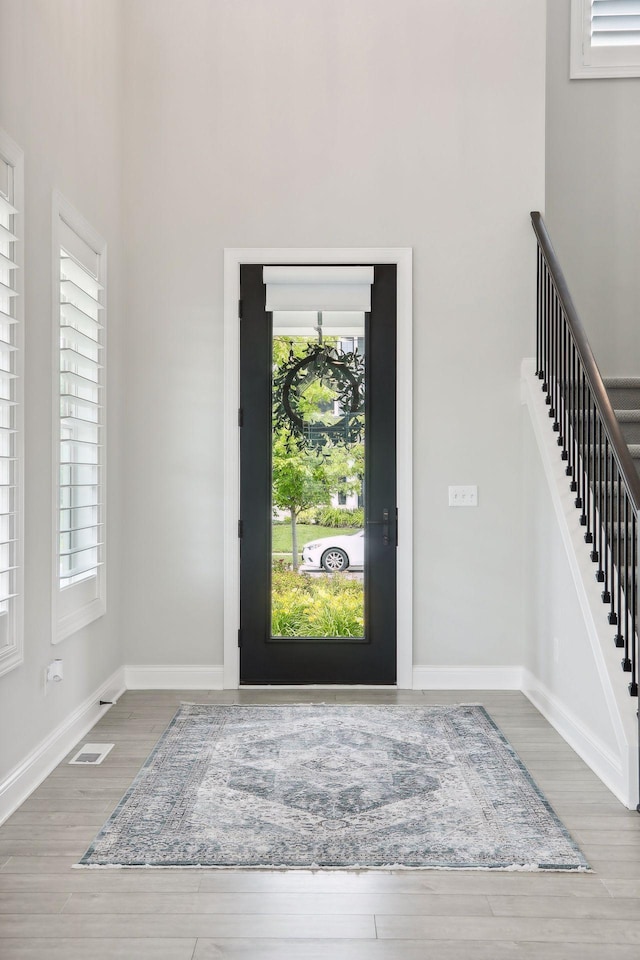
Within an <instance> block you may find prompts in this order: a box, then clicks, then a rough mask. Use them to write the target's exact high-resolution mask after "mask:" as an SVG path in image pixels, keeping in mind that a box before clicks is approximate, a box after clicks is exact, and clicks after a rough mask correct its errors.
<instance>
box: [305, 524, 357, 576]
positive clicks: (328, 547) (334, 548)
mask: <svg viewBox="0 0 640 960" xmlns="http://www.w3.org/2000/svg"><path fill="white" fill-rule="evenodd" d="M302 563H303V565H304V566H305V567H306V568H307V570H326V571H327V572H328V573H338V572H339V571H341V570H346V569H347V568H349V567H352V568H353V567H359V568H362V566H363V564H364V530H360V531H358V533H354V534H351V535H350V536H347V537H323V539H322V540H313V541H312V542H311V543H305V545H304V547H303V548H302Z"/></svg>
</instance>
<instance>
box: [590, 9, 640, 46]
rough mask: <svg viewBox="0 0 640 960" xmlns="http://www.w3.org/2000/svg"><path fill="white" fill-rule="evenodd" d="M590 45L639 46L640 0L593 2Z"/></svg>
mask: <svg viewBox="0 0 640 960" xmlns="http://www.w3.org/2000/svg"><path fill="white" fill-rule="evenodd" d="M591 44H592V46H594V47H630V46H637V45H640V0H593V3H592V5H591Z"/></svg>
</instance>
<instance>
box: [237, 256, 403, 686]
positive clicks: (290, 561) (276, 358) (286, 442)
mask: <svg viewBox="0 0 640 960" xmlns="http://www.w3.org/2000/svg"><path fill="white" fill-rule="evenodd" d="M274 269H275V268H268V269H267V271H266V272H265V270H264V267H263V266H262V265H257V264H250V265H242V266H241V268H240V286H241V310H240V314H241V321H240V329H241V333H240V406H241V410H240V420H239V422H240V425H241V426H240V430H241V441H240V452H241V471H240V475H241V486H240V506H241V518H240V524H239V531H238V533H239V536H241V550H240V553H241V562H240V566H241V570H240V633H239V640H238V642H239V645H240V682H241V683H244V684H249V683H250V684H277V683H290V684H299V683H322V684H331V683H336V684H393V683H395V682H396V545H397V510H396V267H395V265H392V264H376V265H373V266H372V267H361V268H357V270H360V271H364V272H365V273H366V271H368V275H369V276H370V277H371V280H372V282H371V281H368V282H367V283H365V285H364V287H362V286H360V287H358V290H356V287H355V286H351V287H350V288H349V289H347V287H346V286H342V287H341V286H340V284H341V283H342V282H343V277H345V276H347V279H349V278H350V276H351V275H350V274H344V273H343V272H341V271H344V270H345V269H346V270H349V269H352V270H354V271H355V270H356V268H343V267H334V268H326V267H314V266H313V265H310V266H309V267H308V268H297V267H296V268H288V269H290V270H292V271H293V274H294V281H295V282H294V283H293V286H291V287H287V285H286V283H285V285H284V287H283V286H282V285H281V284H280V283H279V282H278V283H276V284H275V285H274V286H272V287H269V292H268V289H267V287H268V283H269V276H270V274H269V270H272V271H273V270H274ZM278 269H280V268H278ZM286 269H287V268H285V272H286ZM299 269H306V270H307V274H306V275H305V274H303V273H301V274H299V275H298V274H296V273H295V271H296V270H299ZM323 271H325V272H323ZM327 271H329V273H330V272H331V271H333V273H332V274H331V276H330V277H329V280H327V281H326V283H325V278H326V276H327V275H328V274H327ZM298 276H300V278H301V284H300V285H296V283H297V279H298ZM265 278H266V280H267V283H265ZM281 279H282V277H280V276H278V277H276V280H277V281H279V280H281ZM336 279H337V285H335V283H334V284H333V286H332V283H331V282H329V281H336ZM285 280H288V282H289V283H291V278H290V277H289V278H287V277H285ZM318 280H319V281H320V283H317V281H318ZM309 281H311V283H309ZM305 284H306V285H305ZM323 284H324V285H323ZM285 287H286V289H285ZM365 288H366V290H365V293H366V295H367V296H368V297H369V299H368V300H366V302H365V301H361V300H360V299H359V298H360V294H361V293H362V291H363V289H365ZM283 290H284V294H285V295H284V296H283V297H281V293H282V291H283ZM274 291H275V292H274ZM314 291H316V292H315V293H314ZM358 291H360V292H358ZM316 293H317V302H315V300H314V299H313V298H314V297H315V296H316ZM303 294H304V296H303ZM352 294H355V296H352ZM305 297H306V299H305ZM309 297H311V300H310V299H309ZM269 298H271V302H269ZM344 307H346V308H347V309H338V308H344Z"/></svg>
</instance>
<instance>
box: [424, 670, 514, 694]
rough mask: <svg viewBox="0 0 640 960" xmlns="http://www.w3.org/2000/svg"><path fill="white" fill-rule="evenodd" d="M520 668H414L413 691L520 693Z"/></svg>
mask: <svg viewBox="0 0 640 960" xmlns="http://www.w3.org/2000/svg"><path fill="white" fill-rule="evenodd" d="M521 686H522V667H429V666H416V667H414V668H413V689H414V690H520V689H521Z"/></svg>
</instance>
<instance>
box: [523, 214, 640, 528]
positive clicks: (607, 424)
mask: <svg viewBox="0 0 640 960" xmlns="http://www.w3.org/2000/svg"><path fill="white" fill-rule="evenodd" d="M531 223H532V224H533V230H534V233H535V235H536V237H537V238H538V245H539V248H540V251H541V253H542V256H543V257H544V259H545V261H546V264H547V267H548V269H549V274H550V276H551V280H552V282H553V285H554V287H555V290H556V293H557V296H558V300H559V301H560V304H561V305H562V309H563V311H564V315H565V318H566V322H567V325H568V326H569V328H570V330H571V333H572V334H573V342H574V343H575V347H576V350H577V352H578V354H579V356H580V359H581V361H582V368H583V370H584V373H585V376H586V378H587V381H588V384H589V387H590V390H591V394H592V397H593V401H594V403H595V405H596V406H597V408H598V412H599V413H600V418H601V420H602V424H603V426H604V429H605V432H606V433H607V435H608V439H609V443H610V445H611V452H612V454H613V456H614V458H615V460H616V462H617V465H618V468H619V470H620V473H621V475H622V477H623V478H624V482H625V486H626V488H627V491H628V494H629V499H630V500H631V503H632V505H633V508H634V511H635V513H636V516H637V515H638V513H639V512H640V476H638V472H637V470H636V468H635V464H634V462H633V458H632V457H631V454H630V453H629V448H628V446H627V442H626V440H625V439H624V436H623V434H622V430H621V429H620V424H619V423H618V420H617V418H616V415H615V413H614V410H613V406H612V405H611V400H610V399H609V394H608V393H607V389H606V387H605V385H604V382H603V380H602V375H601V373H600V370H599V368H598V364H597V363H596V359H595V357H594V355H593V351H592V350H591V346H590V344H589V340H588V338H587V333H586V331H585V328H584V325H583V323H582V320H581V319H580V317H579V316H578V311H577V310H576V307H575V304H574V302H573V298H572V296H571V294H570V292H569V287H568V285H567V281H566V279H565V276H564V273H563V271H562V267H561V266H560V262H559V260H558V257H557V254H556V252H555V250H554V248H553V244H552V243H551V238H550V237H549V233H548V232H547V228H546V226H545V222H544V220H543V219H542V215H541V214H540V213H539V212H538V211H535V210H534V211H532V213H531Z"/></svg>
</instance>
